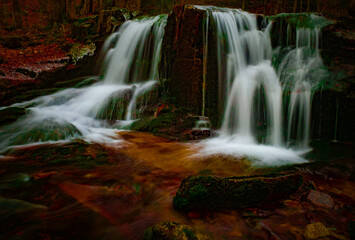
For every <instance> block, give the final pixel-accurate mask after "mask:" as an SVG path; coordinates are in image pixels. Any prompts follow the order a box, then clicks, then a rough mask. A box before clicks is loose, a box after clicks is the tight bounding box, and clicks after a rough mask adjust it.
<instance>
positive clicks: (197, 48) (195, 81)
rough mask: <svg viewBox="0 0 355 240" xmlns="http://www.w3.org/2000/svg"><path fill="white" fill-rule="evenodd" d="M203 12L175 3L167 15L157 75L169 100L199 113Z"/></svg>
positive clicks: (200, 101) (196, 113)
mask: <svg viewBox="0 0 355 240" xmlns="http://www.w3.org/2000/svg"><path fill="white" fill-rule="evenodd" d="M203 16H204V12H203V11H201V10H199V9H196V8H194V7H193V6H178V7H175V8H174V10H173V12H172V13H171V14H170V15H169V18H168V23H167V27H166V30H165V36H164V40H163V49H162V59H161V63H162V67H161V69H160V72H161V74H160V76H161V77H162V78H163V79H165V81H166V87H167V89H165V90H166V91H167V92H169V94H170V95H171V96H174V99H173V102H174V103H178V104H179V105H180V106H183V107H186V108H188V109H189V110H190V112H191V113H193V114H194V115H199V114H201V107H202V83H203V79H202V69H203V42H202V39H203V35H202V34H203V33H202V26H201V24H202V21H203Z"/></svg>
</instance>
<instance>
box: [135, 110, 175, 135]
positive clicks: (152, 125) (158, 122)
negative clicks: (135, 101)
mask: <svg viewBox="0 0 355 240" xmlns="http://www.w3.org/2000/svg"><path fill="white" fill-rule="evenodd" d="M178 119H179V118H178V116H177V115H176V114H174V113H166V114H162V115H160V116H158V117H155V118H153V117H145V118H142V119H139V120H138V121H136V122H134V123H133V124H132V126H131V129H132V130H136V131H142V132H151V133H158V132H160V131H161V130H163V129H166V128H169V127H171V126H173V125H176V124H177V121H178Z"/></svg>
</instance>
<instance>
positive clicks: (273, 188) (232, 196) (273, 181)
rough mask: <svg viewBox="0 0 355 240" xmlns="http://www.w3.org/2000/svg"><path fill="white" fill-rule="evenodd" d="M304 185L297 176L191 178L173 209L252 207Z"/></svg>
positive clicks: (175, 199) (286, 196) (186, 182)
mask: <svg viewBox="0 0 355 240" xmlns="http://www.w3.org/2000/svg"><path fill="white" fill-rule="evenodd" d="M302 183H303V177H302V176H301V175H298V174H292V175H283V176H276V177H275V176H251V177H230V178H218V177H215V176H190V177H188V178H186V179H184V180H183V182H182V183H181V185H180V187H179V190H178V192H177V193H176V196H175V197H174V206H175V208H176V209H178V210H182V211H190V210H224V209H239V208H244V207H251V206H256V205H259V204H261V203H265V202H268V201H271V200H278V199H282V198H288V197H289V196H290V194H291V193H294V192H295V191H297V190H298V189H299V187H300V186H301V185H302Z"/></svg>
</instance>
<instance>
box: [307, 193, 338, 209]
mask: <svg viewBox="0 0 355 240" xmlns="http://www.w3.org/2000/svg"><path fill="white" fill-rule="evenodd" d="M307 198H308V200H310V201H311V202H312V203H313V204H314V205H317V206H319V207H325V208H333V207H334V201H333V198H332V197H331V196H329V195H328V194H326V193H322V192H318V191H314V190H311V192H310V193H309V194H308V197H307Z"/></svg>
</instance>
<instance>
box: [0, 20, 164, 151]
mask: <svg viewBox="0 0 355 240" xmlns="http://www.w3.org/2000/svg"><path fill="white" fill-rule="evenodd" d="M166 19H167V16H166V15H162V16H157V17H154V18H144V19H142V20H134V21H127V22H125V23H124V24H123V25H122V26H121V28H120V29H119V31H118V32H117V33H114V34H112V35H111V36H110V38H109V39H108V40H107V41H106V43H105V45H104V53H103V55H104V59H103V66H102V77H103V79H102V80H101V81H100V82H98V83H96V84H94V85H91V86H88V87H83V88H71V89H66V90H64V91H60V92H57V93H55V94H52V95H49V96H43V97H39V98H37V99H34V100H32V101H28V102H24V103H19V104H14V105H13V106H12V107H21V108H26V109H27V111H28V112H27V114H26V116H24V117H23V118H22V119H20V120H18V121H17V122H15V123H14V124H12V125H9V126H7V127H5V128H4V129H3V131H2V132H1V134H0V142H1V143H0V149H1V150H4V149H5V148H6V147H8V146H13V145H22V144H28V143H38V142H46V141H58V140H70V139H74V138H78V137H82V138H84V139H85V140H88V141H109V142H115V141H118V140H117V136H116V133H115V127H117V126H122V125H127V124H129V123H131V122H132V120H134V119H136V118H137V116H138V115H139V111H138V110H139V109H138V110H137V109H136V105H137V98H138V97H139V96H141V95H142V94H144V93H145V92H146V91H148V90H150V89H152V88H153V87H154V85H155V84H156V82H157V81H158V80H159V76H158V63H159V60H160V51H161V45H162V40H163V35H164V27H165V25H166ZM112 119H114V120H116V119H119V120H126V121H118V122H117V121H115V122H114V123H112V121H108V120H112Z"/></svg>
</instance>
